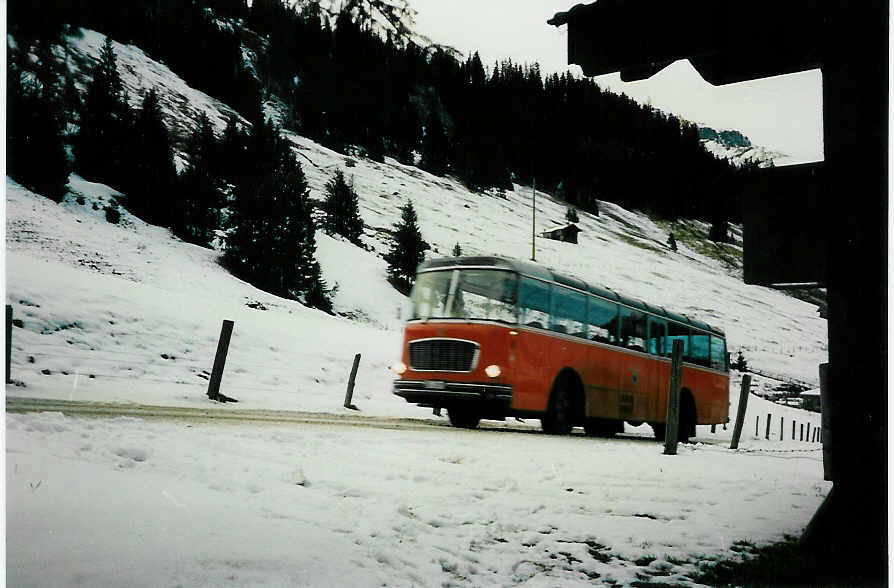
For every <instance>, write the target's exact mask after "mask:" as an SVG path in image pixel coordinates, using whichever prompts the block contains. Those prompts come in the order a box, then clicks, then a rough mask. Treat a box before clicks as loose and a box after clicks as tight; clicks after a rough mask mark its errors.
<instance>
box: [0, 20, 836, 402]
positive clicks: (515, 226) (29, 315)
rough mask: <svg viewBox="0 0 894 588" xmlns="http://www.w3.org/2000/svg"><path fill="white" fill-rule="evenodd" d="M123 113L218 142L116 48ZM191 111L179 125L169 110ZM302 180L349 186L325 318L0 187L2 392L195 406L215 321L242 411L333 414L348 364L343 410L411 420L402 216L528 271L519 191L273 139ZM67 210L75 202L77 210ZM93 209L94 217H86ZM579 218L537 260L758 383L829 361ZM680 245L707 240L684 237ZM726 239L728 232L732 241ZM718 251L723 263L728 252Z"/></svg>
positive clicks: (797, 311)
mask: <svg viewBox="0 0 894 588" xmlns="http://www.w3.org/2000/svg"><path fill="white" fill-rule="evenodd" d="M101 42H102V36H101V35H99V34H97V33H93V32H89V31H86V32H85V34H84V36H83V38H82V39H81V40H80V42H79V43H78V44H77V45H76V48H75V52H77V53H79V54H80V56H81V58H80V59H74V60H73V61H74V62H76V63H77V62H80V63H84V62H85V60H87V59H90V58H95V56H96V55H97V54H98V50H99V47H100V45H101ZM115 50H116V53H117V55H118V59H119V64H120V69H121V73H122V76H123V78H124V83H125V85H126V87H128V88H129V93H130V97H131V100H133V101H134V102H136V100H138V93H137V92H136V89H137V88H146V87H148V86H149V85H154V86H155V87H157V88H158V90H159V92H160V93H161V95H162V102H163V103H164V104H165V105H166V113H167V115H168V116H169V119H168V122H169V124H170V125H173V126H175V127H176V128H179V129H188V128H190V125H191V124H193V122H192V121H193V120H194V119H195V118H197V116H198V113H199V112H201V111H204V112H206V113H207V114H208V116H209V118H210V119H211V120H212V121H214V122H215V124H216V125H217V126H218V128H221V127H222V126H223V123H224V121H225V120H226V115H227V114H228V112H229V110H228V108H227V107H226V106H225V105H222V104H221V103H219V102H218V101H216V100H214V99H212V98H209V97H207V96H205V95H204V94H201V93H200V92H197V91H195V90H194V89H191V88H189V87H188V86H187V85H186V84H185V83H184V82H183V81H182V80H180V79H179V78H177V77H176V76H175V75H174V74H172V73H171V72H170V71H169V70H167V68H165V67H164V66H162V65H160V64H158V63H155V62H153V61H152V60H150V59H149V58H148V57H147V56H146V55H145V54H144V53H143V52H142V51H140V50H139V49H137V48H135V47H131V46H124V45H120V44H118V43H116V44H115ZM183 104H188V106H189V108H188V109H187V110H186V111H185V112H184V111H181V109H180V106H181V105H183ZM287 136H288V138H289V140H290V141H291V142H292V144H293V146H294V148H295V150H296V153H297V154H298V156H299V157H298V159H299V161H300V162H301V164H302V166H303V167H304V171H305V173H306V174H307V177H308V180H309V183H310V187H311V196H312V198H316V199H320V198H322V197H323V191H324V186H325V183H326V182H327V181H328V180H329V179H330V178H331V177H332V175H333V174H334V172H335V171H336V170H339V169H341V170H343V171H344V172H345V174H346V176H347V177H348V178H349V179H350V180H353V182H354V186H355V188H356V190H357V192H358V194H359V196H360V209H361V215H362V217H363V220H364V223H365V225H366V230H365V235H364V242H365V244H366V245H367V246H368V247H369V248H370V249H371V250H372V251H367V250H363V249H360V248H357V247H354V246H352V245H349V244H348V243H346V242H344V241H341V240H338V239H333V238H330V237H328V236H326V235H324V234H323V233H322V232H320V233H318V235H317V241H318V252H317V253H318V258H319V259H320V262H321V265H322V267H323V271H324V277H325V279H326V280H327V281H328V282H329V284H330V285H336V284H337V285H338V292H337V295H336V297H335V309H336V311H337V312H338V313H339V314H340V315H341V316H338V317H330V316H328V315H325V314H323V313H320V312H317V311H314V310H310V309H307V308H304V307H303V306H301V305H300V304H298V303H296V302H291V301H287V300H282V299H279V298H276V297H274V296H271V295H269V294H266V293H264V292H261V291H259V290H257V289H255V288H253V287H252V286H250V285H248V284H246V283H244V282H242V281H240V280H237V279H235V278H233V277H232V276H231V275H229V274H228V273H227V272H226V271H224V270H223V269H222V268H221V267H220V266H219V265H218V263H217V258H218V254H217V253H216V252H214V251H210V250H206V249H202V248H199V247H195V246H192V245H188V244H185V243H182V242H180V241H179V240H177V239H175V238H172V236H171V235H170V233H169V232H168V231H165V230H162V229H159V228H158V227H153V226H148V225H146V224H145V223H143V222H141V221H140V220H139V219H136V218H134V217H133V216H131V215H129V214H127V213H126V211H125V213H124V214H123V217H122V218H123V220H122V223H121V224H119V225H112V224H109V223H107V222H106V221H105V219H104V215H103V212H102V207H103V206H104V205H105V204H106V203H108V201H109V200H110V199H111V198H114V194H115V190H114V188H112V187H107V186H101V185H97V184H92V183H90V182H87V181H85V180H83V179H81V178H78V177H77V176H72V178H71V186H72V193H71V194H70V195H69V196H68V197H67V198H66V199H65V201H64V202H63V203H62V204H61V205H56V204H54V203H52V202H50V201H49V200H46V199H44V198H42V197H40V196H38V195H34V194H32V193H30V192H28V191H27V190H25V189H23V188H21V187H20V186H18V185H17V184H15V183H14V182H12V181H10V180H8V181H7V186H6V188H7V198H6V206H7V208H6V212H7V302H8V303H9V304H12V305H13V307H14V313H15V317H16V318H17V319H20V320H21V321H22V323H21V327H20V328H16V329H15V330H14V334H13V368H12V375H13V378H14V379H15V380H17V381H18V382H19V383H20V384H21V385H20V386H19V387H17V388H15V389H14V390H13V389H10V391H9V393H11V394H16V395H29V396H43V397H56V398H81V399H107V400H119V401H132V402H143V403H157V404H165V403H170V404H194V403H199V402H203V401H204V396H203V394H204V387H205V386H206V385H207V381H206V378H207V371H209V370H210V368H211V363H212V360H213V357H214V350H215V348H216V341H217V337H218V334H219V331H220V324H221V320H223V319H232V320H234V321H235V331H234V335H233V341H232V343H231V347H230V354H229V358H228V362H227V372H226V374H225V377H224V381H223V386H222V391H223V392H224V393H225V394H227V395H229V396H234V397H236V398H238V399H239V400H240V401H241V402H242V403H244V404H243V405H249V406H255V407H264V408H284V409H288V408H291V409H300V410H330V409H332V410H335V409H338V408H339V407H340V406H341V402H342V400H343V395H344V386H345V382H346V380H347V376H348V371H349V369H350V363H351V360H352V358H353V356H354V354H355V353H361V354H362V360H361V364H360V373H359V375H358V378H357V391H356V393H355V403H356V404H358V405H359V406H360V407H361V408H362V409H364V410H368V411H371V412H376V413H380V414H394V415H419V412H420V409H418V408H415V407H411V406H409V405H406V404H405V403H403V401H402V400H399V399H396V398H394V397H393V396H392V395H391V393H390V386H389V383H390V380H391V374H390V373H389V372H388V370H387V366H388V365H389V364H390V363H391V362H392V361H393V360H395V359H396V358H397V357H398V355H399V345H400V337H401V333H400V326H401V322H400V320H399V312H400V308H401V306H402V304H403V301H404V299H403V298H402V297H401V296H400V295H399V294H398V293H397V292H395V291H394V290H393V289H392V288H391V287H390V286H389V285H388V284H387V282H386V281H385V263H384V262H383V260H382V259H381V254H382V253H383V252H384V251H385V250H386V249H387V247H388V244H389V232H390V230H391V228H392V227H393V225H394V223H396V222H397V220H398V218H399V216H400V211H399V207H400V206H401V205H402V204H403V203H404V202H405V201H406V200H412V201H413V204H414V206H415V207H416V210H417V213H418V216H419V222H420V226H421V229H422V233H423V237H424V238H425V239H426V241H428V242H429V243H431V244H432V251H430V252H429V255H430V256H439V255H448V254H449V252H450V251H451V249H452V248H453V246H454V244H456V243H459V244H460V246H461V247H462V249H463V252H464V253H465V254H497V255H505V256H511V257H519V258H523V259H527V258H529V257H530V254H531V242H530V240H531V201H532V190H531V189H530V187H527V186H520V185H517V186H515V190H514V191H513V192H508V193H507V194H506V197H505V198H500V197H495V196H485V195H481V194H477V193H473V192H469V191H468V190H466V189H465V188H464V187H463V186H462V184H461V183H459V182H458V181H455V180H453V179H451V178H441V177H436V176H432V175H430V174H428V173H426V172H423V171H421V170H419V169H417V168H414V167H409V166H405V165H401V164H400V163H398V162H396V161H393V160H390V159H389V160H386V161H385V163H376V162H374V161H370V160H364V159H357V158H350V157H346V156H343V155H341V154H339V153H336V152H333V151H331V150H329V149H327V148H325V147H322V146H320V145H319V144H316V143H314V142H313V141H310V140H308V139H306V138H303V137H300V136H297V135H294V134H287ZM79 196H80V197H81V200H82V201H83V202H84V203H83V204H79V203H78V202H79V199H78V198H79ZM94 203H96V207H94ZM536 207H537V215H536V218H537V223H536V227H537V229H538V232H539V230H541V229H542V228H545V227H547V226H550V225H553V224H555V223H557V222H560V221H561V220H562V219H563V218H564V215H565V210H566V207H565V205H564V204H563V203H562V202H560V201H557V200H555V199H553V198H552V197H550V196H549V195H546V194H543V193H540V192H538V194H537V197H536ZM600 209H601V211H602V214H601V215H600V216H598V217H594V216H592V215H589V214H586V213H583V212H581V213H579V214H580V222H579V223H578V225H579V226H580V227H581V229H582V230H583V232H582V233H581V234H580V237H579V239H580V244H579V245H573V244H567V243H560V242H556V241H550V240H546V239H542V238H538V239H537V243H536V247H537V253H536V257H537V261H538V262H540V263H542V264H544V265H547V266H549V267H551V268H553V269H555V270H558V271H562V272H565V273H568V274H571V275H576V276H579V277H580V278H583V279H585V280H587V281H591V282H594V283H598V284H604V285H606V286H609V287H611V288H613V289H615V290H618V291H620V292H622V293H625V294H627V295H630V296H634V297H638V298H642V299H645V300H647V301H649V302H650V303H653V304H658V305H662V306H665V307H667V308H668V309H671V310H675V311H677V312H683V313H687V314H690V315H692V316H694V317H697V318H700V319H702V320H705V321H707V322H709V323H711V324H713V325H717V326H720V327H721V328H723V329H724V330H725V331H726V332H727V335H728V338H729V348H730V350H731V351H733V353H734V354H735V352H736V351H737V350H738V349H743V350H744V352H745V356H746V358H747V359H748V362H749V365H750V366H752V367H754V368H758V369H760V370H762V371H763V372H766V373H771V374H778V375H780V376H784V377H790V378H796V379H799V380H804V381H806V382H808V383H811V384H815V383H816V382H817V380H818V378H817V365H818V364H819V363H821V362H823V361H826V357H827V354H826V321H825V320H823V319H821V318H820V317H819V315H818V313H817V308H816V306H813V305H811V304H808V303H805V302H802V301H799V300H797V299H794V298H791V297H789V296H786V295H784V294H782V293H780V292H776V291H773V290H769V289H766V288H762V287H756V286H747V285H745V284H744V283H743V282H742V277H741V266H740V265H737V264H736V263H735V255H733V259H734V262H733V263H732V264H731V263H730V262H729V260H726V261H723V260H721V259H718V258H717V256H716V255H713V254H712V251H711V247H710V246H698V247H696V246H695V245H693V246H692V247H690V246H687V244H686V243H684V242H682V241H681V242H679V251H678V252H676V253H672V252H670V251H669V250H668V249H667V247H666V245H665V242H666V239H667V231H668V230H671V229H672V228H671V227H668V226H667V225H666V224H663V223H655V222H653V221H652V220H650V219H649V218H648V217H647V216H645V215H643V214H640V213H637V212H632V211H627V210H624V209H622V208H620V207H618V206H615V205H613V204H611V203H608V202H602V203H600ZM687 226H689V227H690V228H692V229H693V230H695V229H698V230H704V232H705V234H706V233H707V227H706V226H703V225H701V224H699V223H688V225H687ZM734 233H736V231H734ZM740 249H741V248H740V247H739V246H735V245H734V246H732V247H731V249H730V250H731V251H732V252H733V253H736V252H737V251H740Z"/></svg>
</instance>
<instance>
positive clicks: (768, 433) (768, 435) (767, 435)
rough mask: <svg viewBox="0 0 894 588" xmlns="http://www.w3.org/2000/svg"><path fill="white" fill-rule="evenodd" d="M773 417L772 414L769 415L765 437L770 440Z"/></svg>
mask: <svg viewBox="0 0 894 588" xmlns="http://www.w3.org/2000/svg"><path fill="white" fill-rule="evenodd" d="M772 417H773V415H772V414H768V415H767V434H766V435H765V437H766V439H767V440H769V439H770V419H771V418H772Z"/></svg>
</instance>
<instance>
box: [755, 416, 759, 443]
mask: <svg viewBox="0 0 894 588" xmlns="http://www.w3.org/2000/svg"><path fill="white" fill-rule="evenodd" d="M760 431H761V417H760V415H757V416H756V417H754V438H755V439H760V435H761V433H760Z"/></svg>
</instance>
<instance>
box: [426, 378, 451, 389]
mask: <svg viewBox="0 0 894 588" xmlns="http://www.w3.org/2000/svg"><path fill="white" fill-rule="evenodd" d="M425 387H426V388H428V389H429V390H446V389H447V384H445V383H444V382H442V381H440V380H426V381H425Z"/></svg>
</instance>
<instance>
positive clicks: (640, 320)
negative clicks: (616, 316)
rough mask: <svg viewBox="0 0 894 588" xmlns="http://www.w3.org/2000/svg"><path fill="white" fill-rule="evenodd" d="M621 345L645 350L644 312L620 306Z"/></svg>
mask: <svg viewBox="0 0 894 588" xmlns="http://www.w3.org/2000/svg"><path fill="white" fill-rule="evenodd" d="M621 345H623V346H624V347H626V348H628V349H634V350H636V351H645V350H646V314H645V313H644V312H640V311H638V310H632V309H630V308H626V307H623V306H622V307H621Z"/></svg>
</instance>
